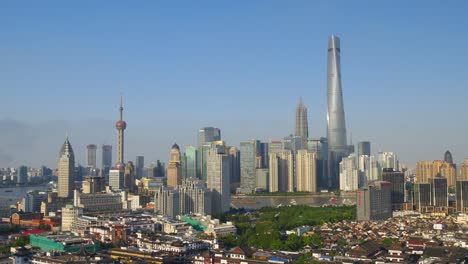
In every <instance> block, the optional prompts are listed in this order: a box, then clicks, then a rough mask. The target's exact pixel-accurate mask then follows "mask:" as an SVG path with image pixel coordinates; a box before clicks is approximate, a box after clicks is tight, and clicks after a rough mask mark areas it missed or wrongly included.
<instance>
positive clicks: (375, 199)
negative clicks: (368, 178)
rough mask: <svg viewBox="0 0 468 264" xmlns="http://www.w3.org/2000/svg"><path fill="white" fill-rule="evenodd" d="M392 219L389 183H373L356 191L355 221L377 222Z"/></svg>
mask: <svg viewBox="0 0 468 264" xmlns="http://www.w3.org/2000/svg"><path fill="white" fill-rule="evenodd" d="M390 217H392V199H391V183H389V182H386V181H374V182H372V183H370V184H369V185H368V187H365V188H361V189H359V190H358V191H357V220H358V221H378V220H385V219H388V218H390Z"/></svg>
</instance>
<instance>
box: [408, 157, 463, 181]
mask: <svg viewBox="0 0 468 264" xmlns="http://www.w3.org/2000/svg"><path fill="white" fill-rule="evenodd" d="M456 172H457V171H456V169H455V167H454V166H453V164H451V163H448V162H446V161H443V160H434V161H424V160H420V161H418V163H417V164H416V181H417V182H420V183H422V182H429V181H430V179H432V178H434V177H437V176H442V177H444V178H447V184H449V186H455V178H456Z"/></svg>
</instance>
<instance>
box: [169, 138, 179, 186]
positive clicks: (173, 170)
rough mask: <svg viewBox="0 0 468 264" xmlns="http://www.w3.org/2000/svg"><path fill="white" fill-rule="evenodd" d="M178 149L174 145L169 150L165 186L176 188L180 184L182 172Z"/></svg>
mask: <svg viewBox="0 0 468 264" xmlns="http://www.w3.org/2000/svg"><path fill="white" fill-rule="evenodd" d="M180 157H181V156H180V148H179V145H177V144H176V143H174V145H172V148H171V153H170V160H169V166H168V167H167V186H168V187H174V188H176V187H177V186H178V185H180V184H182V170H181V168H180Z"/></svg>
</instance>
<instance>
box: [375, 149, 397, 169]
mask: <svg viewBox="0 0 468 264" xmlns="http://www.w3.org/2000/svg"><path fill="white" fill-rule="evenodd" d="M378 162H379V166H380V168H381V169H382V170H383V169H387V168H388V169H389V168H392V169H393V170H395V171H399V170H400V162H399V161H398V156H397V155H396V154H395V153H393V152H379V156H378Z"/></svg>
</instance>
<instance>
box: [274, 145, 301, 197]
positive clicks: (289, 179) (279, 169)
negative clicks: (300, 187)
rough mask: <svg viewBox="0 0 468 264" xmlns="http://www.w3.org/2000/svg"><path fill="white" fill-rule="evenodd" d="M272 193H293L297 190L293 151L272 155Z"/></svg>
mask: <svg viewBox="0 0 468 264" xmlns="http://www.w3.org/2000/svg"><path fill="white" fill-rule="evenodd" d="M269 168H270V179H269V185H270V188H269V189H270V192H293V191H294V188H295V179H294V160H293V155H292V152H291V150H283V151H281V152H279V153H270V156H269Z"/></svg>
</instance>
